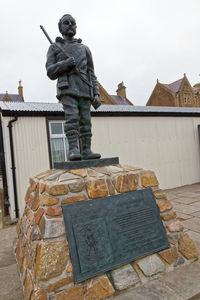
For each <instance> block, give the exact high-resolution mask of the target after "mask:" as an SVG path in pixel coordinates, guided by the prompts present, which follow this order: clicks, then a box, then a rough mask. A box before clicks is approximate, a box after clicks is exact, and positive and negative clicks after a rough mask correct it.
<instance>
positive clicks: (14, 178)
mask: <svg viewBox="0 0 200 300" xmlns="http://www.w3.org/2000/svg"><path fill="white" fill-rule="evenodd" d="M17 119H18V116H17V115H15V116H14V119H12V120H10V121H9V122H8V125H7V127H8V128H9V139H10V156H11V170H12V178H13V191H14V202H15V216H16V218H17V219H18V218H19V208H18V199H17V184H16V173H15V169H16V167H15V156H14V145H13V132H12V127H13V125H12V123H14V122H15V121H17Z"/></svg>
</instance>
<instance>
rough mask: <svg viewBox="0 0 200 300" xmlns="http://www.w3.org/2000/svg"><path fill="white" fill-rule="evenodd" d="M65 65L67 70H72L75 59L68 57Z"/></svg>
mask: <svg viewBox="0 0 200 300" xmlns="http://www.w3.org/2000/svg"><path fill="white" fill-rule="evenodd" d="M65 62H66V65H67V69H72V68H74V67H75V66H76V62H75V59H74V58H73V57H69V58H68V59H66V61H65Z"/></svg>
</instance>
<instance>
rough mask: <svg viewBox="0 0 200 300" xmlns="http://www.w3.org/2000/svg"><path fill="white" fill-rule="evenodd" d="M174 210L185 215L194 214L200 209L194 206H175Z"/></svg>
mask: <svg viewBox="0 0 200 300" xmlns="http://www.w3.org/2000/svg"><path fill="white" fill-rule="evenodd" d="M174 210H175V211H179V212H181V213H183V214H191V213H193V212H196V211H198V210H200V208H199V209H198V208H197V207H196V206H193V205H186V204H175V205H174Z"/></svg>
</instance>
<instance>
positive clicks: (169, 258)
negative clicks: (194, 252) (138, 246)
mask: <svg viewBox="0 0 200 300" xmlns="http://www.w3.org/2000/svg"><path fill="white" fill-rule="evenodd" d="M160 256H161V257H162V258H163V259H164V260H165V261H166V262H167V263H168V264H170V265H171V264H173V263H175V262H176V261H177V259H178V256H179V255H178V250H177V249H176V247H172V248H170V249H167V250H164V251H162V252H160Z"/></svg>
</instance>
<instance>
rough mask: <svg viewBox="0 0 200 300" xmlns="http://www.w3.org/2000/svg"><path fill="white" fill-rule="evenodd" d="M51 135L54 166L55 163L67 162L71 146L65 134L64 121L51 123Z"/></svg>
mask: <svg viewBox="0 0 200 300" xmlns="http://www.w3.org/2000/svg"><path fill="white" fill-rule="evenodd" d="M49 133H50V146H51V158H52V164H53V165H54V162H63V161H67V160H68V157H69V145H68V141H67V138H66V136H65V133H64V121H51V122H49Z"/></svg>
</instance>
